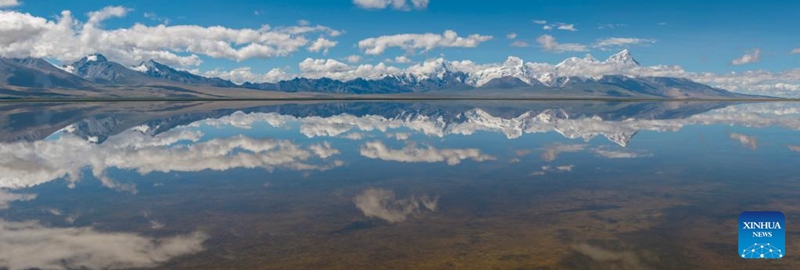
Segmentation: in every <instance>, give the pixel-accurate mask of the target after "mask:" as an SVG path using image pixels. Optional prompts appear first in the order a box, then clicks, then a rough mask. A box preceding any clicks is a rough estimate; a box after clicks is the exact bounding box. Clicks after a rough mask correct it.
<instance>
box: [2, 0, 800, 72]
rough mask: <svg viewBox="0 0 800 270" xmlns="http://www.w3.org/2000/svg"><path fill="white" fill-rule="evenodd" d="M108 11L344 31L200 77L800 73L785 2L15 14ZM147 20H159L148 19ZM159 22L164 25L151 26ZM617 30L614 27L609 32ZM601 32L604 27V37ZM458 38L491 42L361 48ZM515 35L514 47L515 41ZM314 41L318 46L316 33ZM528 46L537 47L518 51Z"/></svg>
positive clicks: (345, 0) (115, 24)
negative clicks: (562, 46)
mask: <svg viewBox="0 0 800 270" xmlns="http://www.w3.org/2000/svg"><path fill="white" fill-rule="evenodd" d="M106 6H124V7H126V8H129V9H130V11H129V12H128V13H127V14H126V15H125V16H124V17H122V18H111V19H107V20H105V21H104V22H103V28H104V29H109V30H110V29H117V28H128V27H131V26H132V25H133V24H134V23H142V24H145V25H152V26H154V25H158V24H161V23H164V22H165V20H168V21H169V22H168V25H172V26H174V25H199V26H215V25H221V26H225V27H228V28H234V29H239V28H256V29H257V28H259V27H260V26H261V25H264V24H269V25H271V26H282V25H296V24H297V23H298V21H300V20H306V21H309V22H310V23H311V24H312V25H317V24H319V25H324V26H327V27H330V28H333V29H336V30H340V31H343V32H344V33H343V34H342V35H340V36H337V37H335V38H331V40H335V41H336V42H338V44H337V45H336V46H335V47H333V48H331V49H329V52H328V53H327V54H322V53H312V52H308V51H307V50H302V49H300V50H296V51H294V52H292V53H290V54H289V55H288V56H279V57H269V58H251V59H247V60H243V61H239V62H237V61H233V60H227V59H214V58H212V57H208V56H205V55H200V56H199V57H200V58H201V59H202V60H203V64H202V65H200V66H199V67H197V68H199V69H201V70H209V69H214V68H220V69H232V68H235V67H239V66H249V67H252V69H253V70H254V71H257V72H266V71H269V70H270V69H272V68H276V67H289V68H296V67H297V64H298V63H299V62H301V61H303V59H306V58H309V57H310V58H315V59H323V58H330V59H337V60H340V61H344V60H343V59H344V58H345V57H347V56H349V55H361V56H363V60H362V61H360V62H361V63H373V64H374V63H377V62H380V61H383V60H384V59H387V58H390V59H391V58H394V57H396V56H399V55H406V56H408V57H409V58H410V59H411V60H413V61H414V62H418V61H422V60H425V59H427V58H434V57H439V56H444V57H445V58H447V59H449V60H465V59H469V60H472V61H475V62H477V63H490V62H502V61H503V60H504V59H505V58H506V57H507V56H509V55H514V56H519V57H521V58H523V59H525V60H526V61H537V62H549V63H557V62H559V61H561V60H563V59H564V58H566V57H569V56H583V55H584V54H586V53H591V54H592V55H594V56H595V57H597V58H600V59H603V58H605V57H607V56H608V55H610V54H612V53H615V52H617V51H619V50H620V49H622V48H629V49H630V50H631V52H632V53H633V55H634V57H636V58H637V60H639V62H642V63H643V64H645V65H656V64H669V65H681V66H682V67H684V68H685V69H686V70H688V71H697V72H704V71H709V72H727V71H744V70H753V69H764V70H769V71H782V70H787V69H790V68H796V67H798V66H800V54H791V53H790V52H791V51H792V50H794V49H796V48H800V36H798V35H794V34H792V33H791V30H790V29H793V28H795V27H797V26H798V25H800V17H799V16H797V14H800V2H796V1H780V2H777V1H775V2H773V3H767V2H761V3H755V2H753V1H602V3H600V1H586V0H584V1H564V0H562V1H532V0H528V1H516V0H512V1H490V2H487V1H463V0H462V1H457V0H430V2H429V4H428V5H427V7H425V8H424V9H414V8H411V9H410V10H397V9H393V8H384V9H365V8H361V7H359V6H357V5H356V4H355V3H354V2H353V1H352V0H325V1H322V0H293V1H264V0H261V1H247V0H245V1H202V3H198V2H197V1H183V0H174V1H154V0H142V1H60V0H22V1H21V4H20V5H18V6H15V7H11V9H12V10H17V11H20V12H24V13H30V14H31V15H34V16H37V17H43V18H47V19H51V20H55V19H56V17H57V16H58V15H59V14H60V12H61V11H62V10H70V11H72V14H73V15H74V16H75V18H76V19H77V20H79V21H83V22H85V21H86V20H87V15H86V13H88V12H91V11H96V10H99V9H102V8H103V7H106ZM145 13H148V14H156V16H150V17H151V18H146V17H145ZM152 17H155V18H152ZM534 20H546V21H547V22H548V24H554V23H564V24H572V25H573V26H574V28H575V29H577V31H565V30H550V31H547V30H544V29H542V27H543V26H544V25H540V24H536V23H534V22H533V21H534ZM605 25H614V26H615V27H613V28H610V27H602V26H605ZM600 28H602V29H600ZM445 30H454V31H456V32H457V33H458V34H459V36H467V35H470V34H480V35H487V36H492V39H491V40H488V41H485V42H482V43H480V44H479V45H478V46H476V47H474V48H458V47H456V48H438V47H437V48H435V49H433V50H430V51H427V52H420V51H417V52H415V53H413V54H409V53H407V52H406V51H404V50H402V49H400V48H389V49H388V50H386V51H385V52H384V53H382V54H380V55H374V56H371V55H365V54H364V51H363V50H362V49H359V48H358V46H357V45H356V44H357V43H358V42H359V41H360V40H363V39H367V38H371V37H378V36H385V35H395V34H405V33H417V34H421V33H436V34H441V33H442V32H443V31H445ZM509 33H516V34H517V37H516V39H515V40H509V39H508V38H507V37H506V36H507V34H509ZM545 34H547V35H551V36H552V37H554V38H555V39H557V40H558V42H560V43H578V44H592V43H594V42H597V41H598V40H600V39H604V38H611V37H622V38H638V39H648V40H654V42H653V43H652V44H639V45H629V46H616V47H609V48H603V49H600V48H588V52H561V53H558V52H552V51H546V50H543V49H542V48H541V46H540V45H539V44H537V42H536V38H537V37H539V36H541V35H545ZM309 38H314V35H310V36H309ZM514 41H524V42H526V43H528V44H529V46H528V47H523V48H520V47H513V46H510V45H509V44H511V43H512V42H514ZM754 49H759V50H760V52H761V53H760V57H759V59H758V61H757V62H754V63H749V64H746V65H731V64H730V62H731V61H732V60H733V59H736V58H739V57H742V56H743V55H744V54H745V53H747V52H748V51H752V50H754Z"/></svg>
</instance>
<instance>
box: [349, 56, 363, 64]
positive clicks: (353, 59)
mask: <svg viewBox="0 0 800 270" xmlns="http://www.w3.org/2000/svg"><path fill="white" fill-rule="evenodd" d="M346 60H347V62H348V63H351V64H355V63H358V62H359V61H361V56H360V55H350V56H348V57H347V59H346Z"/></svg>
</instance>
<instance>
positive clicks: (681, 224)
mask: <svg viewBox="0 0 800 270" xmlns="http://www.w3.org/2000/svg"><path fill="white" fill-rule="evenodd" d="M799 135H800V103H709V102H650V103H634V102H589V101H586V102H580V101H569V102H568V101H563V102H557V101H551V102H508V101H502V102H501V101H494V102H493V101H480V102H479V101H474V102H472V101H446V102H445V101H442V102H433V101H432V102H381V101H375V102H322V101H318V102H310V101H309V102H295V103H286V102H272V103H269V102H180V103H176V102H131V103H0V269H30V268H41V269H82V268H90V269H103V268H160V269H233V268H241V269H800V256H795V254H798V253H799V252H800V225H797V223H796V222H795V221H796V220H800V136H799ZM744 211H781V212H783V213H784V214H785V216H786V220H787V222H786V224H787V228H786V244H787V245H786V248H785V250H783V251H782V252H783V254H784V255H786V257H785V258H782V259H779V260H744V259H741V258H740V256H741V254H739V253H740V252H741V250H738V249H739V248H738V243H737V241H738V238H737V234H738V228H737V218H738V217H739V214H740V213H742V212H744Z"/></svg>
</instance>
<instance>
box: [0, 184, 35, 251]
mask: <svg viewBox="0 0 800 270" xmlns="http://www.w3.org/2000/svg"><path fill="white" fill-rule="evenodd" d="M34 199H36V194H24V193H11V192H8V191H6V190H5V189H0V210H3V209H8V206H9V203H11V202H14V201H32V200H34ZM0 262H2V261H0Z"/></svg>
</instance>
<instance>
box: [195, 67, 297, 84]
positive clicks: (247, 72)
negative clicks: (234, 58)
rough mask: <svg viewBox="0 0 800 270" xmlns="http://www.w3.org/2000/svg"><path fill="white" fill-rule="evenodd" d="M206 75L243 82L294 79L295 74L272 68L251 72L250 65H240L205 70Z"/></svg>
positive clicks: (238, 82)
mask: <svg viewBox="0 0 800 270" xmlns="http://www.w3.org/2000/svg"><path fill="white" fill-rule="evenodd" d="M203 75H204V76H206V77H217V78H222V79H226V80H230V81H232V82H234V83H237V84H242V83H245V82H251V83H262V82H279V81H286V80H291V79H294V78H295V77H296V76H295V75H292V74H289V73H287V72H286V71H284V70H283V69H280V68H274V69H272V70H270V71H269V72H267V73H253V71H252V69H251V68H250V67H240V68H235V69H232V70H229V71H223V70H219V69H215V70H210V71H206V72H205V73H204V74H203Z"/></svg>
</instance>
